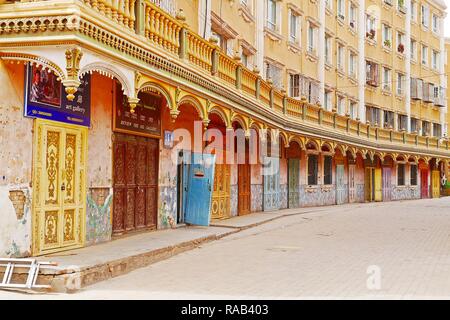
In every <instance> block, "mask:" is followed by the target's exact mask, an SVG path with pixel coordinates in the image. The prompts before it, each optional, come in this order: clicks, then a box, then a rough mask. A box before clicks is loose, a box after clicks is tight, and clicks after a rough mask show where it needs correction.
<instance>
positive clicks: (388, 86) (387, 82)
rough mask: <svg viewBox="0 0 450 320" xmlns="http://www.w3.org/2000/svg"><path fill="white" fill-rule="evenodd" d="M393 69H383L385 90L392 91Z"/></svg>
mask: <svg viewBox="0 0 450 320" xmlns="http://www.w3.org/2000/svg"><path fill="white" fill-rule="evenodd" d="M391 82H392V78H391V69H389V68H386V67H383V90H384V91H391Z"/></svg>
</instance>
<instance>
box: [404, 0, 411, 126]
mask: <svg viewBox="0 0 450 320" xmlns="http://www.w3.org/2000/svg"><path fill="white" fill-rule="evenodd" d="M405 5H406V19H405V24H406V25H405V31H406V35H405V38H406V43H405V55H406V56H405V70H406V75H405V77H406V81H405V87H404V90H405V110H406V117H407V119H406V132H411V0H406V2H405Z"/></svg>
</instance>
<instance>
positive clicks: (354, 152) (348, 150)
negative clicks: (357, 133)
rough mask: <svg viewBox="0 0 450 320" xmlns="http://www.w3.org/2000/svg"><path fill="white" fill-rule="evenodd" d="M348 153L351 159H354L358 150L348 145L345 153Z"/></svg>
mask: <svg viewBox="0 0 450 320" xmlns="http://www.w3.org/2000/svg"><path fill="white" fill-rule="evenodd" d="M348 153H349V154H350V155H351V157H352V158H353V160H356V158H357V157H358V150H357V149H356V148H355V147H348V148H347V151H346V154H348ZM360 154H361V153H360ZM361 157H362V154H361Z"/></svg>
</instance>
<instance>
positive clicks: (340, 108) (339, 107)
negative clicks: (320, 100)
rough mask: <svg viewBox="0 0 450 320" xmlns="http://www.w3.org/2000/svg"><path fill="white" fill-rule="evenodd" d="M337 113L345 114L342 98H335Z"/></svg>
mask: <svg viewBox="0 0 450 320" xmlns="http://www.w3.org/2000/svg"><path fill="white" fill-rule="evenodd" d="M336 109H337V113H338V114H340V115H344V113H345V99H344V97H342V96H337V108H336Z"/></svg>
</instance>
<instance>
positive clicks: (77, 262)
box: [38, 207, 329, 292]
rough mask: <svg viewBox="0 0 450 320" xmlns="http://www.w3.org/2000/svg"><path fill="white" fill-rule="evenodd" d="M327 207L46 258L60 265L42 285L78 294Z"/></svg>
mask: <svg viewBox="0 0 450 320" xmlns="http://www.w3.org/2000/svg"><path fill="white" fill-rule="evenodd" d="M327 208H328V209H329V207H316V208H297V209H287V210H280V211H275V212H268V213H264V212H261V213H253V214H249V215H246V216H242V217H234V218H231V219H227V220H215V221H213V222H212V224H211V226H210V227H196V226H186V227H180V228H177V229H172V230H160V231H154V232H147V233H140V234H134V235H129V236H125V237H123V238H119V239H115V240H113V241H111V242H107V243H103V244H98V245H94V246H90V247H86V248H82V249H77V250H70V251H67V252H60V253H55V254H50V255H46V256H42V257H39V258H38V260H40V261H51V262H56V263H57V264H58V266H57V267H48V268H44V269H42V270H41V273H40V277H39V281H38V283H40V284H50V285H51V286H52V291H55V292H73V291H77V290H79V289H80V288H83V287H86V286H88V285H92V284H95V283H97V282H100V281H105V280H108V279H111V278H114V277H117V276H119V275H123V274H126V273H129V272H131V271H133V270H136V269H138V268H142V267H146V266H149V265H151V264H153V263H155V262H158V261H161V260H165V259H168V258H170V257H172V256H174V255H177V254H179V253H181V252H184V251H187V250H192V249H194V248H197V247H199V246H200V245H202V244H205V243H207V242H211V241H215V240H218V239H221V238H223V237H225V236H229V235H231V234H233V233H237V232H240V231H242V230H246V229H249V228H252V227H255V226H258V225H261V224H264V223H267V222H270V221H274V220H276V219H280V218H283V217H287V216H292V215H299V214H305V213H309V212H319V211H325V210H327Z"/></svg>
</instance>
